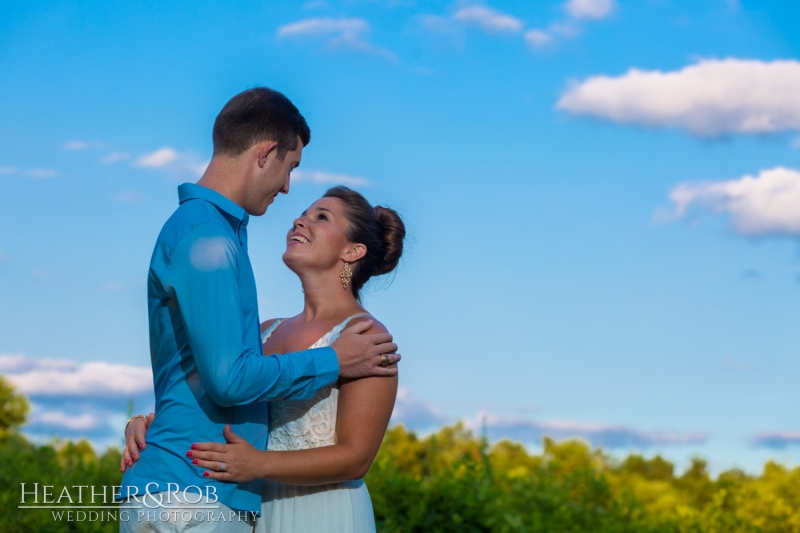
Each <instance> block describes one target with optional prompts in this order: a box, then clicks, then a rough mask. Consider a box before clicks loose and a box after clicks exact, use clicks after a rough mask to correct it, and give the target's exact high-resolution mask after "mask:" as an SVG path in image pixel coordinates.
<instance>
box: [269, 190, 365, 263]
mask: <svg viewBox="0 0 800 533" xmlns="http://www.w3.org/2000/svg"><path fill="white" fill-rule="evenodd" d="M348 224H349V222H348V221H347V218H346V217H345V204H344V202H342V201H341V200H340V199H338V198H320V199H319V200H317V201H316V202H314V203H313V204H311V206H310V207H309V208H308V209H306V210H305V211H304V212H303V214H302V215H300V217H299V218H296V219H295V221H294V224H293V225H292V229H290V230H289V232H288V234H287V235H286V251H285V252H284V253H283V262H284V263H286V266H288V267H289V268H290V269H292V270H293V271H294V272H295V273H300V271H302V270H305V269H314V270H328V269H333V268H335V267H337V265H338V267H341V263H342V261H344V260H347V259H348V258H350V257H351V254H348V252H349V251H351V249H352V248H353V245H352V243H349V242H348V241H347V227H348ZM362 255H363V254H362Z"/></svg>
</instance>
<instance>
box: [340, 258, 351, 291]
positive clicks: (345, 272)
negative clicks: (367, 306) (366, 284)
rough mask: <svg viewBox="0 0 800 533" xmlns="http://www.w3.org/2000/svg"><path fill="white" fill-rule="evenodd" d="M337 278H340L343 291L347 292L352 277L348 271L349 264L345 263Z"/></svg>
mask: <svg viewBox="0 0 800 533" xmlns="http://www.w3.org/2000/svg"><path fill="white" fill-rule="evenodd" d="M339 277H340V278H342V285H343V286H344V290H347V287H348V286H349V285H350V278H352V277H353V271H352V270H350V263H348V262H347V261H345V263H344V266H343V267H342V272H341V273H340V274H339Z"/></svg>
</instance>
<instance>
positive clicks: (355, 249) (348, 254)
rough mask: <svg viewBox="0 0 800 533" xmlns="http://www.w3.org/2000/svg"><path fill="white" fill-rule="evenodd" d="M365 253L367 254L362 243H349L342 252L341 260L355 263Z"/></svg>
mask: <svg viewBox="0 0 800 533" xmlns="http://www.w3.org/2000/svg"><path fill="white" fill-rule="evenodd" d="M365 255H367V247H366V246H364V245H363V244H351V245H349V246H348V247H347V249H346V250H345V251H344V253H343V254H342V261H345V262H347V263H355V262H356V261H358V260H359V259H361V258H362V257H364V256H365Z"/></svg>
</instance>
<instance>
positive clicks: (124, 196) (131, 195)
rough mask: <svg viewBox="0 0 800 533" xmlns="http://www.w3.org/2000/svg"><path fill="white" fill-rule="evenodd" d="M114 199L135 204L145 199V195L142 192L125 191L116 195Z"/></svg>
mask: <svg viewBox="0 0 800 533" xmlns="http://www.w3.org/2000/svg"><path fill="white" fill-rule="evenodd" d="M114 200H116V201H117V202H122V203H123V204H135V203H140V202H143V201H144V196H143V195H142V193H140V192H136V191H125V192H121V193H119V194H117V195H115V196H114Z"/></svg>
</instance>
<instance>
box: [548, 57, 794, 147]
mask: <svg viewBox="0 0 800 533" xmlns="http://www.w3.org/2000/svg"><path fill="white" fill-rule="evenodd" d="M797 94H800V62H798V61H795V60H785V61H769V62H766V61H758V60H742V59H733V58H732V59H722V60H720V59H705V60H700V61H698V62H697V63H695V64H693V65H689V66H687V67H684V68H682V69H680V70H677V71H671V72H662V71H658V70H652V71H646V70H638V69H631V70H629V71H628V72H627V73H625V74H623V75H621V76H617V77H612V76H592V77H590V78H588V79H586V80H584V81H582V82H580V83H574V84H572V85H571V86H570V87H569V88H568V89H567V90H566V91H565V92H564V94H563V95H562V96H561V98H560V99H559V100H558V103H557V105H556V106H557V108H558V109H562V110H564V111H567V112H569V113H572V114H575V115H588V116H592V117H597V118H601V119H607V120H611V121H614V122H618V123H622V124H635V125H639V126H649V127H673V128H680V129H683V130H686V131H688V132H689V133H691V134H693V135H698V136H704V137H713V136H720V135H726V134H733V133H741V134H765V133H777V132H782V131H788V130H800V99H798V98H797V97H796V95H797Z"/></svg>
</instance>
